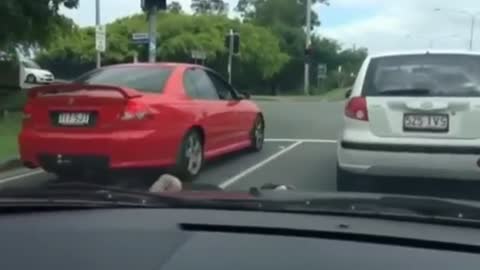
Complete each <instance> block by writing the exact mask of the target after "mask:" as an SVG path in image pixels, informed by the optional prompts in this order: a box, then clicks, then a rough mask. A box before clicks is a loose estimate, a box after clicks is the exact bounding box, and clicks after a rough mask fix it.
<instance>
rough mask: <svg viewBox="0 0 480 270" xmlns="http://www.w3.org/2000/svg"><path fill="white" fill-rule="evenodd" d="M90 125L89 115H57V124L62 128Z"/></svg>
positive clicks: (77, 113) (76, 113)
mask: <svg viewBox="0 0 480 270" xmlns="http://www.w3.org/2000/svg"><path fill="white" fill-rule="evenodd" d="M89 123H90V114H89V113H79V112H75V113H59V114H58V124H59V125H62V126H86V125H88V124H89Z"/></svg>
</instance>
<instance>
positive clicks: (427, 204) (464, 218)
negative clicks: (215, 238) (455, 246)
mask: <svg viewBox="0 0 480 270" xmlns="http://www.w3.org/2000/svg"><path fill="white" fill-rule="evenodd" d="M281 193H282V192H271V191H268V192H260V193H258V194H256V195H257V197H258V198H259V199H262V200H263V203H262V208H263V209H264V210H268V208H270V209H272V210H279V211H291V212H304V213H318V214H322V213H324V214H341V215H353V216H370V217H380V218H382V217H383V218H394V219H405V220H417V221H428V222H438V223H442V224H443V223H448V222H454V223H456V224H464V223H474V224H475V226H480V203H478V202H472V201H462V200H453V199H442V198H432V197H415V196H396V195H376V194H338V193H336V194H328V193H323V194H315V193H307V194H305V193H296V192H284V194H283V195H282V194H281ZM289 193H290V194H289Z"/></svg>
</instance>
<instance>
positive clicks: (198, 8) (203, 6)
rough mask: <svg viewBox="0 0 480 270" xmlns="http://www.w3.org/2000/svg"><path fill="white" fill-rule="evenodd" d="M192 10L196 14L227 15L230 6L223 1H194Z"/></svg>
mask: <svg viewBox="0 0 480 270" xmlns="http://www.w3.org/2000/svg"><path fill="white" fill-rule="evenodd" d="M191 8H192V9H193V11H194V12H195V14H215V15H226V14H227V13H228V4H227V3H225V1H223V0H192V4H191Z"/></svg>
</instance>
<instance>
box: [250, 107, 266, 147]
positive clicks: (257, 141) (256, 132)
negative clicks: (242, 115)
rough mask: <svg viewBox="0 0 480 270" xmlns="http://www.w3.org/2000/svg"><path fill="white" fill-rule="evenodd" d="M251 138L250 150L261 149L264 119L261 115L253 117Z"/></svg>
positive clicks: (263, 138)
mask: <svg viewBox="0 0 480 270" xmlns="http://www.w3.org/2000/svg"><path fill="white" fill-rule="evenodd" d="M251 140H252V144H251V145H252V146H251V149H252V151H256V152H259V151H261V150H262V148H263V144H264V142H265V121H264V120H263V117H262V116H261V115H259V116H257V117H256V118H255V121H254V124H253V127H252V131H251Z"/></svg>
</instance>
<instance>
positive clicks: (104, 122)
mask: <svg viewBox="0 0 480 270" xmlns="http://www.w3.org/2000/svg"><path fill="white" fill-rule="evenodd" d="M264 127H265V122H264V118H263V115H262V112H261V111H260V109H259V108H258V106H257V105H256V104H255V103H253V102H251V101H249V100H248V95H246V94H241V93H239V92H237V91H236V90H235V89H234V88H233V87H232V86H230V84H228V83H227V82H226V81H225V80H223V79H222V77H220V76H219V75H218V74H217V73H216V72H214V71H213V70H210V69H208V68H205V67H202V66H198V65H189V64H174V63H160V64H126V65H116V66H109V67H105V68H101V69H97V70H94V71H92V72H89V73H87V74H85V75H83V76H81V77H80V78H79V79H77V80H76V81H74V82H73V83H71V84H60V85H49V86H42V87H37V88H34V89H31V90H30V93H29V99H28V102H27V104H26V106H25V109H24V122H23V129H22V131H21V133H20V135H19V144H20V155H21V159H22V161H23V162H24V164H25V165H26V166H27V167H30V168H36V167H42V168H43V169H45V170H46V171H49V172H53V173H56V174H58V175H59V176H60V177H62V176H67V175H69V174H72V173H75V174H77V173H79V172H82V173H83V172H86V171H90V172H92V173H95V172H100V171H109V170H110V169H123V168H157V167H160V168H171V169H172V171H173V173H175V174H176V175H177V176H179V177H180V178H181V179H192V178H193V177H195V176H196V175H198V174H199V172H200V170H201V168H202V165H203V164H204V161H205V160H208V159H211V158H213V157H217V156H219V155H223V154H226V153H229V152H233V151H237V150H241V149H245V148H251V149H252V150H254V151H259V150H261V149H262V146H263V141H264Z"/></svg>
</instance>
